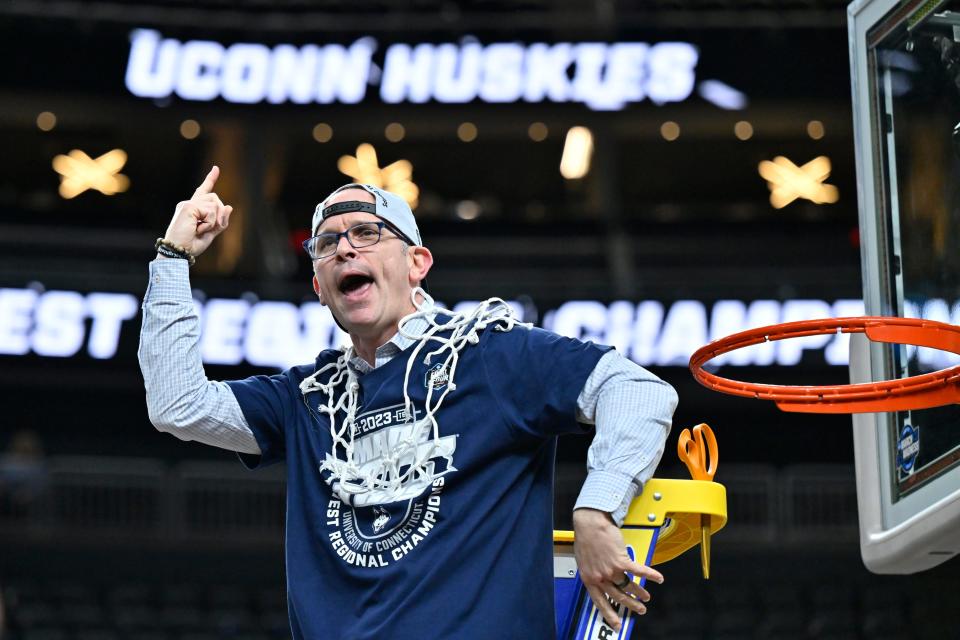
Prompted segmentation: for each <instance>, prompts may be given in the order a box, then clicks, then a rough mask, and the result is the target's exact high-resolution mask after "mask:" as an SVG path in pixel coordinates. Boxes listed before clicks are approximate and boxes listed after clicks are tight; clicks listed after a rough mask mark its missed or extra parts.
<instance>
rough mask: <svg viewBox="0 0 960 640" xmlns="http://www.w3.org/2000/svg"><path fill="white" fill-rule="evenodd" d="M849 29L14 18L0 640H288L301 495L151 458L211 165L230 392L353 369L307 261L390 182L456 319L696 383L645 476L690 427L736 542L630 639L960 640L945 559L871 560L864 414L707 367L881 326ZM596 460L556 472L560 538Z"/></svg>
mask: <svg viewBox="0 0 960 640" xmlns="http://www.w3.org/2000/svg"><path fill="white" fill-rule="evenodd" d="M845 10H846V3H845V2H843V1H842V0H793V1H785V2H769V1H766V0H690V1H687V2H680V1H675V0H649V1H636V2H630V1H626V0H594V1H593V2H589V1H573V0H518V1H516V2H511V1H507V0H469V1H466V2H448V1H445V0H355V1H352V2H335V1H333V0H316V1H315V0H278V1H272V2H268V1H267V0H239V1H237V2H226V1H224V0H200V1H197V2H187V1H186V0H154V1H152V2H119V1H109V0H103V1H86V0H56V1H54V0H5V1H4V2H2V3H0V56H2V58H0V59H2V61H3V62H2V64H3V70H2V72H0V148H2V150H3V153H2V154H0V383H2V387H0V406H2V418H0V594H2V604H0V637H2V638H3V639H4V640H8V639H13V640H119V639H126V638H136V639H142V640H148V639H149V640H214V639H236V640H241V639H242V640H267V639H276V640H281V639H283V638H287V637H289V627H288V622H287V615H286V602H285V581H284V575H283V553H282V551H283V549H282V544H283V527H284V481H283V470H282V469H278V468H271V469H269V470H266V471H263V472H257V473H250V472H247V471H245V470H244V469H243V468H242V467H241V465H240V464H239V463H238V462H237V460H236V458H235V456H234V455H233V454H232V453H230V452H226V451H220V450H217V449H213V448H209V447H204V446H201V445H198V444H195V443H185V442H181V441H179V440H177V439H175V438H173V437H171V436H169V435H165V434H161V433H158V432H157V431H156V430H155V429H154V428H153V427H152V426H151V424H150V422H149V421H148V418H147V414H146V405H145V401H144V390H143V380H142V378H141V375H140V371H139V368H138V366H137V357H136V350H137V340H138V331H139V327H140V303H141V301H142V297H143V293H144V290H145V288H146V285H147V263H148V262H149V261H150V260H151V259H152V258H153V256H154V249H153V246H154V240H155V239H156V238H157V237H158V236H162V235H163V233H164V230H165V228H166V225H167V223H168V222H169V219H170V217H171V215H172V213H173V209H174V207H175V205H176V204H177V202H179V201H181V200H185V199H188V198H189V197H190V194H191V193H192V192H193V189H194V188H195V187H196V185H197V184H199V182H200V180H201V179H202V177H203V175H205V172H206V171H207V170H208V169H209V167H210V165H212V164H214V163H216V164H218V165H219V166H220V168H221V171H222V177H221V179H220V182H219V183H218V184H217V188H216V190H217V192H218V193H219V194H220V196H221V197H222V199H223V200H224V201H225V202H227V203H229V204H232V205H233V206H234V207H235V213H234V214H233V220H232V221H231V225H230V228H229V230H228V231H227V232H225V234H224V235H223V236H221V237H220V238H219V239H218V240H217V241H216V242H215V243H214V245H213V247H212V248H211V250H210V251H208V252H207V253H206V254H204V255H203V256H202V258H201V259H200V260H199V261H198V263H197V265H196V267H195V268H194V269H193V272H192V283H193V286H194V288H195V291H194V294H195V298H196V300H197V305H198V309H199V310H200V312H201V317H202V323H203V338H202V341H201V351H202V354H203V358H204V361H205V364H206V370H207V374H208V376H209V377H210V378H215V379H233V378H241V377H246V376H248V375H253V374H255V373H271V372H276V371H279V370H280V369H281V368H285V367H287V366H290V365H292V364H300V363H304V362H309V361H312V359H313V358H314V356H315V354H316V353H317V351H318V350H319V349H321V348H326V347H327V346H330V345H333V344H336V343H338V341H339V340H341V338H342V336H340V335H339V334H338V332H337V330H336V328H335V326H334V325H333V324H332V322H331V320H330V319H329V316H327V315H325V311H323V310H322V309H321V308H320V307H319V305H318V304H317V302H316V298H315V296H314V294H313V292H312V289H311V285H310V277H311V271H310V264H309V261H308V259H307V256H306V255H305V254H304V252H303V251H302V249H301V248H300V244H301V242H302V241H303V240H304V239H306V238H307V237H308V235H309V233H310V231H309V224H310V218H311V215H312V212H313V208H314V207H315V206H316V204H317V203H318V202H319V201H320V200H321V199H322V198H323V197H324V196H325V195H326V194H327V193H328V192H329V191H330V190H331V189H333V188H334V187H336V186H338V185H340V184H343V183H346V182H353V181H363V182H379V183H380V184H382V185H383V186H384V187H385V188H387V189H390V190H394V191H397V192H398V193H400V194H401V195H404V196H405V197H407V198H408V200H410V201H413V202H415V213H416V216H417V219H418V221H419V225H420V229H421V231H422V233H423V237H424V241H425V243H426V245H427V246H429V247H430V248H431V249H432V251H433V254H434V257H435V266H434V269H433V271H432V273H431V275H430V277H429V287H430V291H431V293H432V295H433V296H434V297H435V298H436V299H437V300H439V301H442V302H443V303H445V304H447V305H448V306H454V305H457V304H460V303H468V302H470V301H479V300H483V299H485V298H487V297H490V296H499V297H502V298H504V299H505V300H508V301H511V302H513V303H515V305H516V307H517V308H518V309H519V310H520V311H521V313H522V314H523V317H524V319H525V320H526V321H529V322H533V323H536V324H538V325H540V326H544V327H546V328H550V329H552V330H554V331H557V332H558V333H562V334H566V335H571V336H576V337H580V338H583V339H590V340H594V341H597V342H601V343H605V344H613V345H615V346H616V347H617V348H618V349H619V350H620V351H621V352H622V353H624V354H626V355H627V356H629V357H630V358H631V359H633V360H634V361H636V362H638V363H639V364H641V365H643V366H645V367H647V368H649V369H650V370H651V371H653V372H654V373H656V374H657V375H659V376H661V377H662V378H664V379H665V380H667V381H668V382H670V383H671V384H672V385H673V386H674V387H675V388H676V389H677V391H678V393H679V396H680V405H679V408H678V409H677V412H676V415H675V419H674V428H673V432H672V433H671V436H670V438H669V440H668V443H667V450H666V452H665V454H664V456H663V461H662V463H661V466H660V470H659V472H658V474H657V475H660V476H664V477H676V478H681V477H687V471H686V469H685V468H684V466H683V465H682V464H681V463H680V462H679V460H678V458H677V455H676V442H677V435H678V434H679V432H680V430H682V429H683V428H684V427H691V426H693V425H695V424H697V423H699V422H706V423H708V424H709V425H710V426H711V427H712V428H713V429H714V431H715V432H716V434H717V437H718V440H719V444H720V450H721V459H720V467H719V472H718V474H717V477H716V479H717V481H718V482H721V483H723V484H724V485H725V486H726V487H727V492H728V507H729V518H730V520H729V525H728V526H727V527H726V528H725V529H724V530H723V531H721V532H720V533H719V534H718V535H717V536H716V537H715V539H714V541H713V570H712V572H711V579H710V580H709V581H704V580H703V578H702V576H701V575H700V567H699V557H698V554H697V553H689V554H687V555H685V556H683V557H682V558H680V559H678V560H676V561H673V562H671V563H668V564H665V565H663V566H661V567H659V568H660V569H661V570H662V572H663V573H664V575H665V576H666V578H667V579H666V584H664V585H663V586H662V587H660V588H655V589H654V590H653V601H652V603H651V607H650V613H649V614H648V615H647V616H645V617H644V618H641V619H640V620H639V622H638V629H637V631H636V635H635V637H641V638H664V639H670V640H687V639H694V638H697V639H705V638H725V639H734V638H838V639H839V638H851V639H856V638H861V639H873V638H900V637H920V638H948V637H957V631H956V627H955V626H953V625H954V624H955V622H956V618H957V611H958V609H960V607H958V605H960V600H958V597H957V595H956V588H955V586H956V584H957V582H956V575H955V574H956V568H957V565H956V564H955V561H949V562H947V563H945V564H943V565H941V566H940V567H938V568H937V569H935V570H932V571H928V572H925V573H922V574H916V575H911V576H899V577H891V576H877V575H873V574H871V573H869V572H868V571H867V570H866V569H865V568H864V567H863V564H862V563H861V561H860V556H859V547H858V521H857V501H856V486H855V477H854V466H853V446H852V436H851V421H850V418H849V416H817V415H802V414H785V413H781V412H779V411H777V410H776V408H775V407H774V406H773V405H772V404H770V403H765V402H760V401H755V400H747V399H742V398H733V397H730V396H724V395H720V394H717V393H712V392H710V391H707V390H706V389H704V388H702V387H700V386H699V385H697V384H696V383H695V382H694V380H693V378H692V377H691V375H690V373H689V371H688V370H687V368H686V363H687V359H688V358H689V356H690V354H691V353H692V351H693V350H694V349H696V348H698V347H699V346H701V345H703V344H705V343H706V342H708V341H710V340H712V339H715V338H718V337H722V336H724V335H727V334H729V333H732V332H735V331H739V330H741V329H746V328H749V327H753V326H760V325H764V324H773V323H777V322H784V321H788V320H799V319H805V318H811V317H828V316H838V315H858V314H860V313H862V288H861V279H860V247H859V235H858V219H857V200H856V176H855V169H854V139H853V126H852V114H851V107H850V99H851V98H850V96H851V91H850V74H849V62H848V51H847V31H846V13H845ZM780 156H782V157H784V158H786V159H787V160H786V162H788V163H789V166H788V168H789V167H793V170H795V171H801V169H799V168H798V167H802V166H803V165H804V164H806V163H808V162H810V161H812V160H814V159H815V158H819V157H821V156H822V157H826V158H827V159H828V163H829V167H830V172H829V177H828V178H826V180H825V182H826V183H828V184H830V185H833V186H835V187H836V192H835V193H834V196H836V197H826V196H825V197H823V198H820V200H821V201H820V202H817V201H816V200H817V198H814V199H813V200H811V199H809V198H805V197H803V196H800V197H797V198H796V199H790V198H786V199H784V198H781V199H777V197H776V192H774V196H771V193H772V189H774V187H776V185H773V184H771V185H768V180H767V179H766V178H765V177H764V176H761V163H764V162H772V161H774V159H775V158H778V157H780ZM821 162H822V161H821ZM784 166H787V165H784ZM787 173H789V171H787ZM827 195H829V194H827ZM784 200H786V201H784ZM847 357H848V352H847V346H846V343H845V342H843V341H842V339H841V338H840V337H832V336H826V337H824V336H820V337H814V338H810V339H807V340H806V341H805V342H804V341H799V342H793V343H791V344H790V345H789V346H787V345H786V344H784V345H783V346H778V347H777V348H776V349H772V348H771V349H769V350H767V351H758V352H753V353H751V354H749V355H747V356H744V357H743V358H742V359H740V360H736V361H733V362H732V363H729V364H731V366H728V367H726V368H725V369H724V371H725V372H726V375H730V376H732V377H736V378H740V379H746V380H752V381H766V382H772V383H779V384H842V383H846V382H847V381H848V379H849V378H848V370H847ZM589 444H590V436H589V434H586V435H584V436H582V437H564V438H561V440H560V445H559V451H558V460H557V477H556V492H555V493H556V495H555V526H556V528H560V529H565V528H569V527H570V520H571V509H572V506H573V503H574V500H575V498H576V495H577V492H578V490H579V486H580V483H581V482H582V480H583V478H584V477H585V474H586V469H585V458H586V452H587V448H588V446H589ZM424 633H425V635H424V637H432V636H431V635H430V633H429V631H425V632H424Z"/></svg>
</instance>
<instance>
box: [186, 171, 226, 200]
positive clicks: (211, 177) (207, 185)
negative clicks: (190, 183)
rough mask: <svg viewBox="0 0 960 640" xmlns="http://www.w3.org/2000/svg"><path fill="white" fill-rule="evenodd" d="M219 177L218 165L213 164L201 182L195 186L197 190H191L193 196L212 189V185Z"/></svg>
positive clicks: (203, 193) (209, 191)
mask: <svg viewBox="0 0 960 640" xmlns="http://www.w3.org/2000/svg"><path fill="white" fill-rule="evenodd" d="M219 177H220V167H218V166H217V165H213V168H212V169H210V173H208V174H207V177H206V178H204V179H203V182H201V183H200V186H199V187H197V190H196V191H194V192H193V197H194V198H196V197H197V196H202V195H205V194H207V193H211V192H212V191H213V185H215V184H216V183H217V178H219Z"/></svg>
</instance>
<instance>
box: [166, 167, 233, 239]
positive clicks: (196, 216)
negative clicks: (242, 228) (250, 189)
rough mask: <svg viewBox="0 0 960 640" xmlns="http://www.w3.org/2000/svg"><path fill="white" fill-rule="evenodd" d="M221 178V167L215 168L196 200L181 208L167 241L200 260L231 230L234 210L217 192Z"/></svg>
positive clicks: (193, 199) (176, 211)
mask: <svg viewBox="0 0 960 640" xmlns="http://www.w3.org/2000/svg"><path fill="white" fill-rule="evenodd" d="M219 177H220V167H218V166H216V165H214V166H213V168H212V169H210V173H208V174H207V177H206V178H204V179H203V182H202V183H201V184H200V186H199V187H197V190H196V191H194V192H193V197H192V198H190V199H189V200H184V201H183V202H181V203H179V204H177V208H176V210H175V211H174V213H173V220H171V221H170V226H169V227H167V233H166V235H164V236H163V239H164V240H166V241H167V242H172V243H173V244H175V245H177V246H179V247H183V248H184V249H186V250H187V251H188V252H189V253H190V255H192V256H199V255H200V254H201V253H203V252H204V251H206V250H207V247H209V246H210V243H211V242H213V239H214V238H216V237H217V236H218V235H220V232H222V231H223V230H224V229H226V228H227V225H228V224H229V223H230V214H231V213H232V212H233V207H231V206H230V205H224V204H223V202H222V201H221V200H220V198H219V197H218V196H217V194H216V193H214V192H213V186H214V185H215V184H216V183H217V178H219Z"/></svg>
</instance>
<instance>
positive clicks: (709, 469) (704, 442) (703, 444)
mask: <svg viewBox="0 0 960 640" xmlns="http://www.w3.org/2000/svg"><path fill="white" fill-rule="evenodd" d="M677 455H679V456H680V459H681V460H683V463H684V464H685V465H687V469H689V470H690V475H691V476H693V479H694V480H707V481H712V480H713V476H714V474H715V473H716V472H717V463H718V462H719V461H720V450H719V449H718V448H717V438H716V437H715V436H714V435H713V429H711V428H710V427H709V426H708V425H707V424H706V423H700V424H698V425H697V426H695V427H694V428H693V433H692V434H691V433H690V429H684V430H683V432H682V433H681V434H680V439H679V440H677ZM700 564H701V566H702V567H703V577H704V579H709V578H710V516H708V515H707V514H705V513H703V514H700Z"/></svg>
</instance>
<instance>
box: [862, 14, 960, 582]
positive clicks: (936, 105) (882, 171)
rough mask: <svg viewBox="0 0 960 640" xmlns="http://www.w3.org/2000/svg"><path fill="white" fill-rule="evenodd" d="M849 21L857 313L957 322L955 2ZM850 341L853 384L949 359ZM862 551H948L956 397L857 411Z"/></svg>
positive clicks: (958, 58) (951, 549)
mask: <svg viewBox="0 0 960 640" xmlns="http://www.w3.org/2000/svg"><path fill="white" fill-rule="evenodd" d="M847 14H848V18H849V20H848V26H849V39H850V64H851V80H852V90H853V110H854V131H855V141H856V155H857V183H858V190H859V193H858V198H859V207H860V209H859V211H860V237H861V247H862V249H861V251H862V258H861V259H862V266H863V294H864V306H865V310H866V313H867V314H868V315H883V316H900V317H922V318H927V319H931V320H939V321H942V322H949V323H952V324H960V122H958V121H960V0H949V1H943V0H941V1H937V0H926V1H924V0H863V1H856V2H853V3H851V4H850V5H849V7H848V10H847ZM853 338H854V339H852V340H851V343H850V344H851V347H850V348H851V358H850V375H851V382H868V381H872V380H885V379H894V378H903V377H908V376H912V375H917V374H920V373H927V372H930V371H936V370H938V369H942V368H944V367H947V366H952V365H954V364H957V363H958V362H960V357H958V356H956V355H954V354H950V353H947V352H941V351H936V350H933V349H925V348H915V347H906V346H897V345H892V346H891V345H882V344H879V343H870V342H868V341H867V340H866V339H865V338H863V337H862V336H860V335H858V336H853ZM853 426H854V451H855V457H856V470H857V493H858V502H859V510H860V541H861V552H862V556H863V560H864V563H865V564H866V565H867V567H868V568H869V569H870V570H872V571H875V572H878V573H912V572H915V571H921V570H923V569H927V568H930V567H933V566H935V565H937V564H940V563H941V562H943V561H944V560H947V559H949V558H951V557H953V556H954V555H956V554H957V553H958V552H960V406H957V405H950V406H946V407H938V408H934V409H925V410H915V411H905V412H896V413H874V414H855V415H854V417H853Z"/></svg>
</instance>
